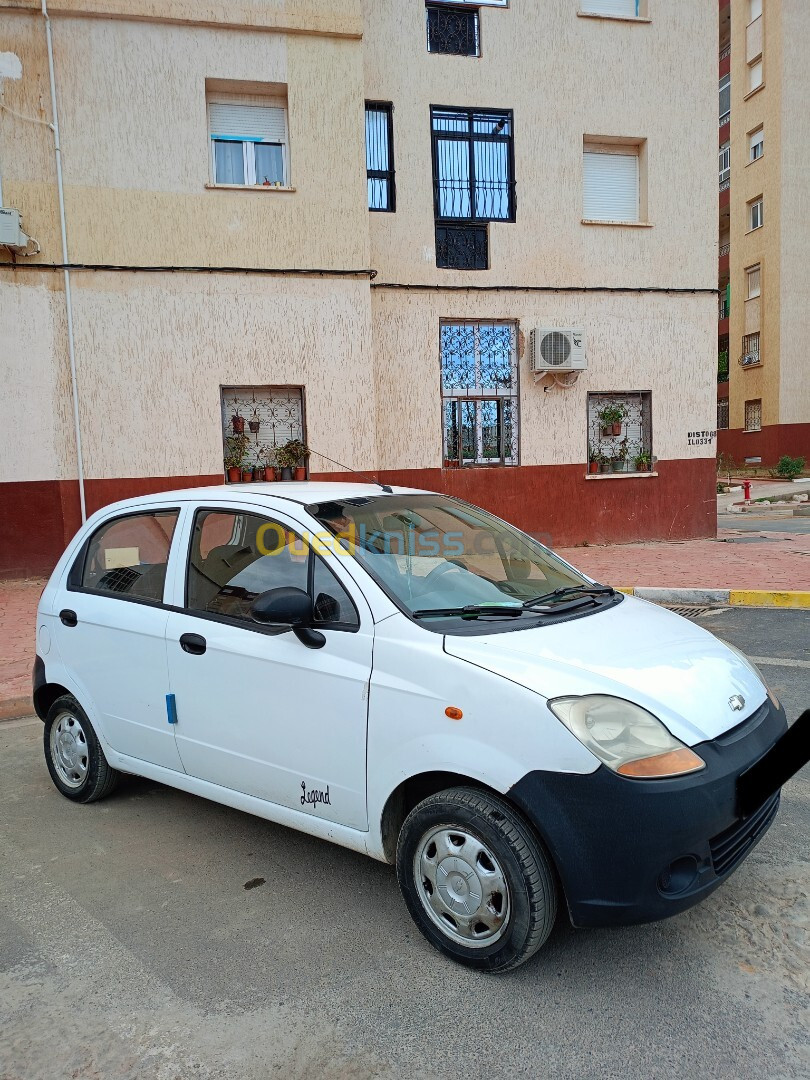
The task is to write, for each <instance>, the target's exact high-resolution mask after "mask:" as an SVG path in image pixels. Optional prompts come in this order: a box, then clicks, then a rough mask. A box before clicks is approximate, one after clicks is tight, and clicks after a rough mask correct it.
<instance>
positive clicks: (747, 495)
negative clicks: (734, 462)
mask: <svg viewBox="0 0 810 1080" xmlns="http://www.w3.org/2000/svg"><path fill="white" fill-rule="evenodd" d="M742 484H743V498H744V499H745V501H746V502H747V503H748V502H751V481H750V480H743V482H742Z"/></svg>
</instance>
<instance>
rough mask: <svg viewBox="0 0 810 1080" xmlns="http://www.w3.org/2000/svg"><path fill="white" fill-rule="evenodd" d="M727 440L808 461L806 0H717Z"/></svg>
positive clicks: (754, 454) (772, 458)
mask: <svg viewBox="0 0 810 1080" xmlns="http://www.w3.org/2000/svg"><path fill="white" fill-rule="evenodd" d="M719 15H720V70H719V77H720V83H719V90H720V117H719V120H720V123H719V166H720V176H719V181H720V198H719V211H720V225H719V243H720V249H719V278H718V283H719V304H720V308H719V312H718V317H719V323H718V356H719V366H718V409H717V427H718V448H719V450H720V451H722V452H723V453H724V454H726V455H728V457H730V458H731V459H732V460H733V461H734V462H735V463H736V464H738V465H745V464H748V465H751V466H764V467H770V466H773V465H774V464H775V463H776V462H777V461H778V459H779V458H780V457H781V456H782V455H783V454H788V455H790V456H791V457H797V456H804V457H805V458H807V459H808V460H810V377H809V376H810V362H808V355H807V346H806V342H807V339H808V334H809V333H810V305H808V302H807V297H808V286H810V267H809V266H808V252H810V220H808V215H807V207H806V204H807V193H806V177H807V175H808V169H810V121H808V113H807V96H808V79H807V74H806V60H805V50H806V47H808V46H810V8H808V6H807V5H806V4H803V3H801V2H800V0H720V4H719Z"/></svg>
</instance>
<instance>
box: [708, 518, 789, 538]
mask: <svg viewBox="0 0 810 1080" xmlns="http://www.w3.org/2000/svg"><path fill="white" fill-rule="evenodd" d="M717 527H718V529H738V530H740V531H741V532H751V533H760V532H761V533H769V532H781V533H793V534H794V535H796V536H810V517H782V516H781V514H770V515H769V516H767V517H766V515H765V514H759V515H758V514H718V515H717Z"/></svg>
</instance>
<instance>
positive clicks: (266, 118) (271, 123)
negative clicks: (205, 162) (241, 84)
mask: <svg viewBox="0 0 810 1080" xmlns="http://www.w3.org/2000/svg"><path fill="white" fill-rule="evenodd" d="M208 132H209V134H210V135H211V137H212V138H217V139H221V138H226V139H242V140H244V141H245V142H276V143H283V142H286V133H287V126H286V122H285V116H284V109H279V108H275V107H273V106H269V105H267V106H264V105H225V104H222V103H220V102H216V101H211V102H209V104H208Z"/></svg>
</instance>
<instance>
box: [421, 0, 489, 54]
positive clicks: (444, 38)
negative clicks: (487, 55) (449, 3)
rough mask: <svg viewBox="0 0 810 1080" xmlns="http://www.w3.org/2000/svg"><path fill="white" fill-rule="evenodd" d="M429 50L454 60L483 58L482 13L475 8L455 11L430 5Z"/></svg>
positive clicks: (427, 7) (437, 5) (428, 9)
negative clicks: (473, 57) (463, 57)
mask: <svg viewBox="0 0 810 1080" xmlns="http://www.w3.org/2000/svg"><path fill="white" fill-rule="evenodd" d="M425 11H426V18H427V47H428V52H431V53H450V54H451V55H452V56H480V55H481V39H480V35H479V22H478V11H477V10H476V9H475V8H471V9H464V8H452V7H445V6H444V5H443V4H428V5H427V6H426V9H425Z"/></svg>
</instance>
